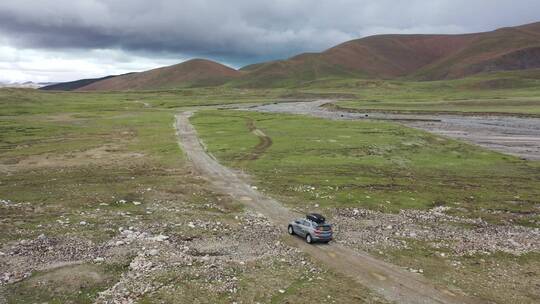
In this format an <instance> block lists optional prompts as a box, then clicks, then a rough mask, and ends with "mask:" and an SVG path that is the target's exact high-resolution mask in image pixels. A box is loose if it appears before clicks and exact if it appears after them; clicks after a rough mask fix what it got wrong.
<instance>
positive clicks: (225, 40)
mask: <svg viewBox="0 0 540 304" xmlns="http://www.w3.org/2000/svg"><path fill="white" fill-rule="evenodd" d="M538 12H540V1H533V0H531V1H527V0H524V1H515V0H514V1H482V0H479V1H470V0H469V1H456V0H423V1H418V0H417V1H414V0H413V1H395V0H392V1H390V0H378V1H359V0H356V1H354V0H337V1H336V0H334V1H328V0H320V1H314V0H290V1H284V0H282V1H253V0H252V1H247V0H234V1H231V0H229V1H209V0H194V1H173V0H157V1H146V0H144V1H141V0H79V1H66V0H41V1H28V0H18V1H3V2H2V3H0V33H1V34H2V35H3V36H4V37H7V38H8V39H9V41H10V42H11V43H13V44H14V45H17V46H21V47H26V48H45V49H62V48H66V49H69V48H122V49H124V50H134V51H147V52H153V51H160V52H168V53H173V54H175V53H177V54H186V55H191V56H209V57H219V58H222V59H225V60H231V61H236V62H238V61H242V58H266V57H271V58H275V57H280V56H287V55H291V54H294V53H297V52H300V51H314V50H321V49H324V48H327V47H330V46H332V45H334V44H336V43H339V42H342V41H344V40H347V39H352V38H356V37H359V36H363V35H366V34H375V33H377V32H414V31H418V32H437V31H439V32H466V31H479V30H487V29H491V28H495V27H500V26H509V25H515V24H521V23H527V22H532V21H535V20H536V19H540V16H539V15H540V14H539V13H538Z"/></svg>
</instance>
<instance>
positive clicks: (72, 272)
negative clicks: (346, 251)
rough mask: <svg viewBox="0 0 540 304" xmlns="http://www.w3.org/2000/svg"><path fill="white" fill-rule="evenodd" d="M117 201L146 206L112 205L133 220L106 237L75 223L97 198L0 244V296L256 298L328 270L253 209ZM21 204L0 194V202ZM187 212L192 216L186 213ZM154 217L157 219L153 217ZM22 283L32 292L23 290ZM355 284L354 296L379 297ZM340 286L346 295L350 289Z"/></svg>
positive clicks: (90, 215) (91, 217) (87, 222)
mask: <svg viewBox="0 0 540 304" xmlns="http://www.w3.org/2000/svg"><path fill="white" fill-rule="evenodd" d="M118 203H120V204H128V205H137V206H139V205H142V206H146V207H144V208H145V210H146V212H145V213H146V214H147V217H144V216H135V215H133V214H131V213H130V212H127V213H128V214H126V212H124V211H118V210H114V211H112V212H114V213H117V214H121V215H123V216H124V217H127V218H131V217H137V219H138V221H133V222H131V221H128V222H126V223H131V224H132V226H126V227H118V228H116V229H112V228H108V227H103V229H105V230H108V233H109V234H110V235H111V237H110V238H106V239H104V240H102V241H99V240H97V241H96V240H91V239H89V238H85V237H84V234H82V233H80V232H81V231H84V230H85V229H92V228H94V229H95V227H93V226H95V225H96V223H95V219H96V218H97V217H99V216H100V214H102V213H103V212H104V209H106V208H107V207H108V206H105V205H101V206H100V208H97V209H99V210H96V211H94V212H90V211H86V212H85V213H84V217H83V220H81V218H77V219H76V220H74V219H71V218H70V217H68V216H64V217H61V218H59V219H57V220H56V221H54V222H53V223H51V224H50V225H51V226H60V227H63V228H65V229H68V230H69V229H72V230H71V231H75V232H76V233H73V232H71V233H67V234H66V235H57V234H55V235H48V234H47V232H44V233H41V234H40V235H39V236H37V237H35V238H32V239H21V240H16V241H10V242H7V243H6V244H4V245H3V246H2V247H1V249H0V303H21V302H25V301H37V300H39V301H43V300H44V299H47V298H48V299H61V300H62V301H65V302H68V303H69V302H71V303H75V302H85V301H82V300H81V299H84V298H85V297H87V298H88V299H93V300H92V301H95V302H96V303H139V302H140V303H147V302H152V303H156V302H157V303H169V302H171V301H172V299H174V301H176V302H178V301H180V302H182V301H186V302H188V301H193V300H196V302H197V303H254V302H257V301H260V302H261V303H262V302H268V301H270V300H271V299H274V298H276V297H278V298H279V297H283V298H287V297H291V296H297V295H295V294H296V292H295V288H296V287H295V284H302V285H306V284H307V285H306V286H307V287H306V288H318V287H317V286H318V284H323V282H324V280H326V279H335V278H334V274H332V273H330V272H328V271H327V270H325V269H324V268H321V267H319V266H317V265H316V264H315V263H313V262H312V261H311V260H310V259H309V258H307V257H306V256H305V255H304V254H302V253H301V252H300V251H299V250H298V249H297V248H295V247H292V246H290V245H288V244H287V243H286V237H285V239H284V235H283V233H282V230H280V229H278V227H275V226H273V225H272V224H271V223H270V222H269V221H268V220H267V219H266V218H265V217H264V216H262V215H261V214H256V213H253V212H250V211H238V212H233V213H230V212H227V211H225V210H223V208H221V206H220V205H218V204H213V203H206V204H202V205H199V204H190V203H187V202H155V203H142V202H138V201H135V202H130V201H125V200H122V201H120V202H118ZM25 205H26V204H25V203H15V202H11V201H8V200H3V201H2V207H1V208H3V209H6V208H22V207H24V206H25ZM194 212H197V213H199V214H200V216H197V217H193V216H192V214H193V213H194ZM102 216H103V215H102ZM153 216H159V218H160V219H161V220H160V221H155V220H152V219H153V218H152V217H153ZM47 230H48V229H47V227H44V231H47ZM261 233H263V235H261ZM261 272H262V274H261ZM295 282H296V283H295ZM298 282H300V283H298ZM253 284H255V286H253ZM258 284H260V285H261V286H265V287H264V288H262V289H261V288H260V287H257V286H256V285H258ZM353 285H354V284H353ZM66 286H67V287H66ZM310 286H311V287H310ZM336 288H338V289H339V288H340V287H336ZM30 289H33V291H32V293H33V294H27V295H24V296H23V294H24V293H27V292H28V291H29V290H30ZM36 290H37V291H36ZM291 290H292V292H291ZM321 291H322V292H323V293H325V295H324V296H325V299H323V300H322V302H323V303H335V302H336V301H338V299H339V298H336V296H335V295H334V291H331V290H330V291H328V290H326V291H325V290H323V289H320V290H319V291H318V292H321ZM360 291H361V293H360V295H356V299H364V300H365V301H364V302H367V303H371V302H378V303H379V302H383V300H381V299H379V298H378V297H377V296H371V295H369V292H367V291H365V290H364V291H362V290H361V289H360ZM73 292H75V295H74V296H73V295H70V294H72V293H73ZM291 293H292V295H290V294H291ZM348 294H349V295H353V296H354V295H355V292H350V293H348ZM362 294H363V295H362ZM367 295H369V297H368V296H367ZM55 296H56V297H55Z"/></svg>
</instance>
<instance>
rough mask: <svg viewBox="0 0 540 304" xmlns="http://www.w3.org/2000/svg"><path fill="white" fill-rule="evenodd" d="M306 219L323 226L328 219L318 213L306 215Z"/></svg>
mask: <svg viewBox="0 0 540 304" xmlns="http://www.w3.org/2000/svg"><path fill="white" fill-rule="evenodd" d="M306 219H308V220H310V221H312V222H315V223H317V224H323V223H324V222H325V221H326V219H325V218H324V216H322V215H320V214H318V213H308V214H306Z"/></svg>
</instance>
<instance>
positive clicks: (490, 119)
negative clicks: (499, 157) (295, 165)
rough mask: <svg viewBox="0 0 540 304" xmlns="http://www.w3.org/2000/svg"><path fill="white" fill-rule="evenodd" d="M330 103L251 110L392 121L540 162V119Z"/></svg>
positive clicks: (275, 105) (308, 103)
mask: <svg viewBox="0 0 540 304" xmlns="http://www.w3.org/2000/svg"><path fill="white" fill-rule="evenodd" d="M330 102H332V101H331V100H317V101H311V102H289V103H276V104H269V105H263V106H257V107H252V108H250V109H251V110H256V111H261V112H275V113H291V114H304V115H312V116H316V117H322V118H328V119H349V120H354V119H377V120H391V121H396V122H399V123H401V124H404V125H406V126H409V127H413V128H418V129H422V130H425V131H428V132H431V133H435V134H439V135H443V136H448V137H451V138H455V139H459V140H464V141H467V142H470V143H473V144H476V145H479V146H482V147H485V148H488V149H491V150H494V151H497V152H501V153H507V154H511V155H515V156H518V157H521V158H524V159H529V160H540V119H539V118H525V117H513V116H464V115H448V114H441V115H436V114H390V113H377V112H369V113H359V112H354V113H350V112H347V111H339V110H333V111H330V110H327V109H325V108H323V107H321V106H322V105H323V104H326V103H330Z"/></svg>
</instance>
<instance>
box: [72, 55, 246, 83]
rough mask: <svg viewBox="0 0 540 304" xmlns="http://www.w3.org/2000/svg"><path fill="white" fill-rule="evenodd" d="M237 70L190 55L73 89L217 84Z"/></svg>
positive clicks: (233, 75)
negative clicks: (178, 61)
mask: <svg viewBox="0 0 540 304" xmlns="http://www.w3.org/2000/svg"><path fill="white" fill-rule="evenodd" d="M240 75H241V72H239V71H237V70H235V69H232V68H229V67H227V66H225V65H222V64H220V63H217V62H213V61H210V60H205V59H192V60H189V61H186V62H182V63H179V64H176V65H172V66H168V67H163V68H157V69H153V70H149V71H145V72H140V73H131V74H126V75H122V76H117V77H112V78H108V79H104V80H100V81H97V82H94V83H91V84H89V85H86V86H83V87H79V88H77V91H124V90H159V89H171V88H181V87H199V86H215V85H221V84H223V83H225V82H227V81H229V80H231V79H234V78H237V77H239V76H240Z"/></svg>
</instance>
